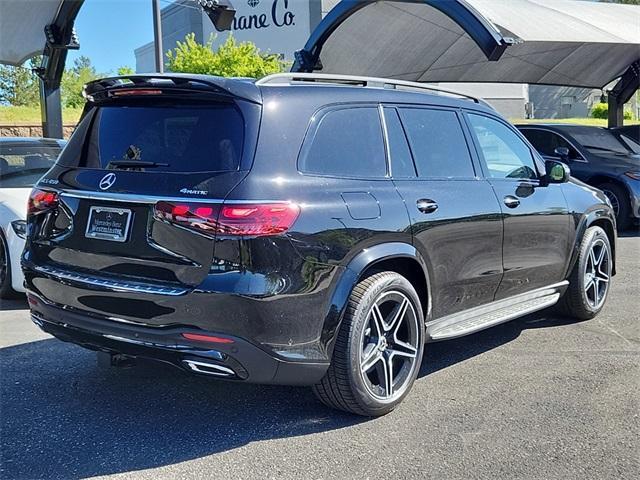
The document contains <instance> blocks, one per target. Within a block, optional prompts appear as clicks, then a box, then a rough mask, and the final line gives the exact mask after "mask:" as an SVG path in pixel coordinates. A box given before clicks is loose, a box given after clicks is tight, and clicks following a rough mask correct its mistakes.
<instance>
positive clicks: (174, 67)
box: [167, 33, 286, 78]
mask: <svg viewBox="0 0 640 480" xmlns="http://www.w3.org/2000/svg"><path fill="white" fill-rule="evenodd" d="M214 39H215V36H214V35H212V36H211V37H209V40H208V41H207V43H206V44H204V45H203V44H201V43H198V42H197V41H196V39H195V34H193V33H190V34H188V35H187V36H186V37H185V38H184V42H178V43H177V46H176V48H175V49H173V50H171V51H169V52H168V53H167V60H168V65H167V68H168V70H171V71H172V72H182V73H200V74H207V75H218V76H221V77H251V78H260V77H264V76H265V75H270V74H272V73H279V72H282V71H283V70H284V68H285V66H286V65H285V63H284V62H282V61H281V60H280V59H279V58H278V56H277V55H269V54H263V53H261V52H260V50H259V49H258V48H257V47H256V46H255V44H253V43H252V42H241V43H238V42H236V39H235V38H233V36H232V35H229V37H228V38H227V40H226V41H225V42H224V43H223V44H222V45H220V47H219V48H218V49H217V50H215V51H214V50H213V48H212V47H213V41H214Z"/></svg>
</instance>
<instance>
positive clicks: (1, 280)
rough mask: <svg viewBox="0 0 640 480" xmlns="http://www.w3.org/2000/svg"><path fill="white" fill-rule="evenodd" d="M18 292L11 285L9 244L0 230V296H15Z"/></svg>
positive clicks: (7, 297) (8, 297)
mask: <svg viewBox="0 0 640 480" xmlns="http://www.w3.org/2000/svg"><path fill="white" fill-rule="evenodd" d="M17 296H18V292H16V291H15V290H14V289H13V288H12V287H11V258H10V257H9V246H8V245H7V242H6V240H5V238H4V234H3V233H2V231H0V298H4V299H7V300H8V299H11V298H16V297H17Z"/></svg>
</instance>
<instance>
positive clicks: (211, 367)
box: [182, 360, 236, 377]
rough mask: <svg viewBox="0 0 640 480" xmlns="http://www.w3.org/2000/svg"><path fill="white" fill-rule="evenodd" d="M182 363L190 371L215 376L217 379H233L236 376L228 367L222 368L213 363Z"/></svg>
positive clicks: (191, 361)
mask: <svg viewBox="0 0 640 480" xmlns="http://www.w3.org/2000/svg"><path fill="white" fill-rule="evenodd" d="M182 363H184V364H185V365H186V366H187V367H189V369H190V370H191V371H193V372H196V373H203V374H205V375H215V376H217V377H234V376H235V375H236V372H234V371H233V370H231V369H230V368H229V367H224V366H222V365H217V364H215V363H207V362H202V361H197V360H183V361H182Z"/></svg>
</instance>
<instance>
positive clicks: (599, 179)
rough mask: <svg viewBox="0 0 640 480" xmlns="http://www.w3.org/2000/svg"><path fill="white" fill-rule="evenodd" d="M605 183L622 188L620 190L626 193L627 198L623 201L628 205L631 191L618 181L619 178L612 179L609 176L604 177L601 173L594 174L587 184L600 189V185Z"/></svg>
mask: <svg viewBox="0 0 640 480" xmlns="http://www.w3.org/2000/svg"><path fill="white" fill-rule="evenodd" d="M605 183H613V184H614V185H617V186H618V187H620V188H622V190H624V191H625V192H626V193H627V198H626V199H625V201H626V202H627V203H630V197H631V191H630V190H629V187H628V186H627V184H626V183H625V182H623V181H622V180H620V179H619V178H617V177H613V176H610V175H604V174H601V173H599V174H596V175H594V176H592V177H590V178H589V184H590V185H593V186H594V187H596V188H600V185H603V184H605Z"/></svg>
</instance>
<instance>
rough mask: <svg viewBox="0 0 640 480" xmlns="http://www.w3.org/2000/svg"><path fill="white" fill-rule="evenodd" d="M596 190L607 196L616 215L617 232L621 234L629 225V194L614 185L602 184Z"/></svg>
mask: <svg viewBox="0 0 640 480" xmlns="http://www.w3.org/2000/svg"><path fill="white" fill-rule="evenodd" d="M598 188H599V189H600V190H602V192H603V193H604V194H605V195H606V196H607V198H608V199H609V201H610V202H611V204H612V205H613V210H614V212H615V214H616V223H617V225H618V231H620V232H623V231H624V230H626V229H627V228H628V227H629V225H630V223H631V216H630V215H631V207H630V205H629V194H628V193H627V191H626V190H625V189H624V187H621V186H620V185H617V184H615V183H603V184H602V185H599V186H598Z"/></svg>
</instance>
